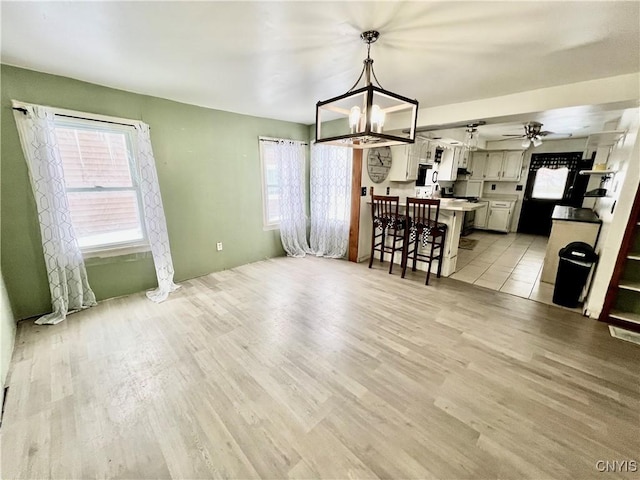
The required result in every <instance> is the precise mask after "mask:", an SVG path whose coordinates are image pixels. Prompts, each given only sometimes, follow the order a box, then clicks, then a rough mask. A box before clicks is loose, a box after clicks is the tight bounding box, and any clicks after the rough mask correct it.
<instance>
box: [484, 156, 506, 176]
mask: <svg viewBox="0 0 640 480" xmlns="http://www.w3.org/2000/svg"><path fill="white" fill-rule="evenodd" d="M503 160H504V152H488V153H487V160H486V163H485V164H484V179H485V180H500V174H501V173H502V162H503Z"/></svg>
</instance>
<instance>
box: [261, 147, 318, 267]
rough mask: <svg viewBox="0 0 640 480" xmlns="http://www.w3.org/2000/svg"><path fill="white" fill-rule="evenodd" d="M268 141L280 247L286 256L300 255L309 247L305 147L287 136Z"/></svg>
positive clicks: (308, 251) (302, 255)
mask: <svg viewBox="0 0 640 480" xmlns="http://www.w3.org/2000/svg"><path fill="white" fill-rule="evenodd" d="M270 145H272V147H271V148H274V149H275V150H276V152H277V156H278V162H277V163H278V180H279V185H280V192H279V194H280V195H279V197H280V239H281V240H282V247H283V248H284V250H285V252H287V255H288V256H290V257H304V256H305V255H306V254H307V253H310V251H311V250H310V249H309V243H308V242H307V218H306V215H305V195H304V192H305V190H304V163H305V162H304V160H305V148H304V145H303V144H302V143H300V142H292V141H289V140H280V141H277V142H273V143H270Z"/></svg>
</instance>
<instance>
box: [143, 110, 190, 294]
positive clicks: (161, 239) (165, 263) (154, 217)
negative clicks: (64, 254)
mask: <svg viewBox="0 0 640 480" xmlns="http://www.w3.org/2000/svg"><path fill="white" fill-rule="evenodd" d="M135 127H136V132H137V134H138V135H137V137H138V138H137V144H138V150H137V153H138V170H139V178H140V193H141V194H142V204H143V208H144V222H145V226H146V227H147V236H148V238H149V245H150V246H151V254H152V255H153V264H154V265H155V268H156V276H157V277H158V288H157V289H155V290H152V291H149V292H147V297H148V298H149V299H150V300H153V301H154V302H162V301H164V300H166V299H167V297H168V296H169V293H171V292H173V291H175V290H177V289H178V288H180V286H179V285H176V284H175V283H173V274H174V271H173V260H172V258H171V248H170V247H169V234H168V233H167V221H166V219H165V216H164V208H163V206H162V197H161V196H160V185H159V183H158V173H157V171H156V162H155V159H154V158H153V150H152V149H151V136H150V134H149V125H147V124H146V123H142V122H138V123H136V125H135Z"/></svg>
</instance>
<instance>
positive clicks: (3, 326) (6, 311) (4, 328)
mask: <svg viewBox="0 0 640 480" xmlns="http://www.w3.org/2000/svg"><path fill="white" fill-rule="evenodd" d="M15 337H16V321H15V318H14V316H13V312H12V311H11V305H9V297H8V296H7V290H6V288H5V286H4V278H3V277H2V272H0V387H1V386H3V385H4V382H5V380H6V378H7V372H8V371H9V363H10V362H11V355H12V353H13V344H14V342H15ZM1 402H2V393H1V390H0V403H1Z"/></svg>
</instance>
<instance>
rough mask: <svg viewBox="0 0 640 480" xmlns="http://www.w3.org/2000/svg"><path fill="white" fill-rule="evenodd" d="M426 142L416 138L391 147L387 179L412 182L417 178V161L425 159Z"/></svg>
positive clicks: (427, 146) (427, 145) (423, 161)
mask: <svg viewBox="0 0 640 480" xmlns="http://www.w3.org/2000/svg"><path fill="white" fill-rule="evenodd" d="M428 148H429V144H428V142H424V141H419V140H416V142H415V143H412V144H410V145H400V146H396V147H391V155H392V158H393V161H392V163H391V170H389V181H391V182H412V181H415V180H416V179H417V178H418V163H425V162H426V161H427V151H428Z"/></svg>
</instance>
